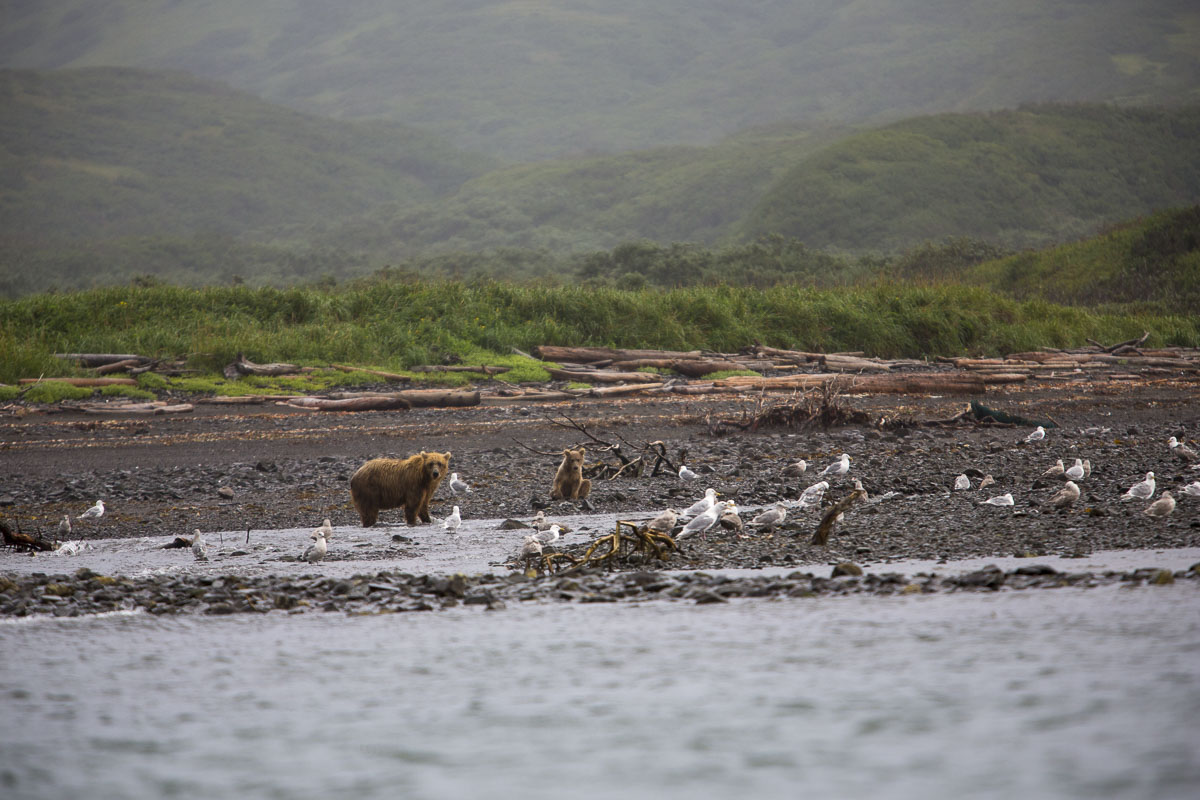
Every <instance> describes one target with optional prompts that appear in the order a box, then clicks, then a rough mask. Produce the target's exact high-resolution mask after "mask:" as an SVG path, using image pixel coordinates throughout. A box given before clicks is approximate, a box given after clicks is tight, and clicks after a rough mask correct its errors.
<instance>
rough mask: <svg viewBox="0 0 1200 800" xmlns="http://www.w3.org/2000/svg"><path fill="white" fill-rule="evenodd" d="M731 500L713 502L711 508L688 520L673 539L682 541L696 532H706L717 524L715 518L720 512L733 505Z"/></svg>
mask: <svg viewBox="0 0 1200 800" xmlns="http://www.w3.org/2000/svg"><path fill="white" fill-rule="evenodd" d="M733 505H734V503H733V501H732V500H726V501H725V502H723V503H714V504H713V505H712V507H711V508H709V509H708V510H707V511H705V512H704V513H703V514H701V515H700V516H698V517H696V518H695V519H693V520H691V521H690V522H688V524H687V525H684V526H683V530H682V531H680V533H679V535H678V536H676V537H675V541H677V542H679V541H683V540H684V539H687V538H689V537H691V536H695V535H696V534H697V533H707V532H708V529H709V528H711V527H712V526H713V525H716V524H717V520H718V519H720V518H721V514H722V512H724V511H725V510H726V509H728V508H730V507H731V506H733Z"/></svg>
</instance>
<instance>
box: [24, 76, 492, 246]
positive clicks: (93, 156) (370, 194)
mask: <svg viewBox="0 0 1200 800" xmlns="http://www.w3.org/2000/svg"><path fill="white" fill-rule="evenodd" d="M0 107H2V108H3V109H4V113H3V114H0V219H2V220H3V224H2V228H0V236H2V237H3V239H4V241H5V242H6V243H8V244H9V245H10V246H11V245H14V244H15V245H18V246H29V245H32V244H37V245H63V244H65V243H68V242H72V241H80V240H84V239H93V238H111V237H119V236H131V235H155V236H163V235H187V236H190V235H193V234H196V233H200V232H203V233H208V234H226V235H236V234H240V233H244V232H246V231H252V230H256V229H262V228H267V227H272V228H280V227H281V226H300V227H303V226H309V225H314V224H318V223H320V224H324V223H326V222H329V221H331V220H336V219H339V218H345V217H350V216H354V215H358V214H362V213H364V212H366V211H368V210H370V209H373V208H376V207H378V206H380V205H383V204H387V205H390V206H392V207H396V208H402V207H405V206H411V205H414V204H416V203H419V202H425V201H429V200H432V199H434V198H436V197H437V196H438V195H439V194H441V193H443V192H447V191H449V190H452V189H454V188H456V187H457V186H458V185H459V184H460V183H461V182H462V181H464V180H465V179H467V178H469V177H472V176H473V175H477V174H479V173H480V172H481V171H482V170H483V169H485V168H487V167H490V166H491V162H490V161H489V160H488V159H485V158H483V157H480V156H472V155H466V154H463V153H461V152H458V151H456V150H454V149H452V148H450V147H448V146H447V145H445V144H444V143H442V142H440V141H439V140H437V139H436V138H435V137H433V136H431V135H429V134H426V133H423V132H419V131H416V130H414V129H412V128H408V127H405V126H402V125H399V124H396V123H384V122H374V123H354V124H351V123H346V122H338V121H335V120H327V119H322V118H319V117H314V116H309V115H306V114H301V113H297V112H294V111H288V110H286V109H283V108H281V107H279V106H275V105H272V104H270V103H266V102H264V101H262V100H259V99H257V98H255V97H252V96H250V95H247V94H244V93H242V92H237V91H233V90H232V89H230V88H228V87H226V86H224V85H221V84H217V83H213V82H211V81H206V80H200V79H196V78H193V77H190V76H188V75H184V74H181V73H162V72H153V73H152V72H145V71H141V70H130V69H112V68H103V69H88V70H67V71H61V72H51V73H42V72H29V71H12V70H8V71H0Z"/></svg>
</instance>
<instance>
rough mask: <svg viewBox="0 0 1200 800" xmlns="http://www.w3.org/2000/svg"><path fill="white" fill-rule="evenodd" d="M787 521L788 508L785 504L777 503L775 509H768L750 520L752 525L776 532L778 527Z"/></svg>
mask: <svg viewBox="0 0 1200 800" xmlns="http://www.w3.org/2000/svg"><path fill="white" fill-rule="evenodd" d="M785 519H787V508H786V507H785V506H784V505H783V503H776V504H775V506H774V507H773V508H768V509H767V510H766V511H764V512H762V513H761V514H759V515H758V516H757V517H755V518H754V519H752V520H750V524H751V525H758V526H760V527H763V528H766V529H767V530H774V529H775V528H776V527H777V526H779V525H782V524H783V521H784V520H785Z"/></svg>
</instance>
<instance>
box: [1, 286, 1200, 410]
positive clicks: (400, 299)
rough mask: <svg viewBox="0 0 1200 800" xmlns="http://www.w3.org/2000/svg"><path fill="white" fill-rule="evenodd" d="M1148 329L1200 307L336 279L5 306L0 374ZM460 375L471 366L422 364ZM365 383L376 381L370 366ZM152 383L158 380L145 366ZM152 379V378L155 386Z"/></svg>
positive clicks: (144, 290)
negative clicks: (150, 363)
mask: <svg viewBox="0 0 1200 800" xmlns="http://www.w3.org/2000/svg"><path fill="white" fill-rule="evenodd" d="M1144 330H1149V331H1150V332H1151V338H1150V340H1149V342H1148V344H1149V346H1159V345H1170V344H1176V345H1186V346H1193V347H1195V346H1200V318H1197V317H1196V316H1194V315H1192V316H1188V315H1183V314H1168V313H1164V312H1162V311H1161V310H1158V311H1153V310H1147V309H1146V308H1138V307H1135V306H1112V307H1104V308H1102V309H1085V308H1075V307H1068V306H1063V305H1056V304H1054V303H1050V302H1047V301H1044V300H1023V301H1019V300H1014V299H1010V298H1007V297H1005V296H1003V295H1001V294H999V293H996V292H995V291H992V290H989V289H986V288H982V287H971V286H960V285H953V284H943V285H936V286H915V285H912V284H906V283H898V282H879V283H873V284H867V285H862V286H855V287H849V288H844V289H828V290H818V289H811V288H805V287H799V286H777V287H772V288H769V289H765V290H756V289H749V288H733V287H728V286H712V287H692V288H687V289H675V290H670V291H661V290H654V289H642V290H637V291H629V290H620V289H609V288H583V287H565V286H519V285H514V284H502V283H471V284H464V283H458V282H410V281H404V282H388V281H373V282H364V283H362V284H359V285H355V286H353V287H335V288H328V289H316V288H310V289H288V290H277V289H249V288H245V287H233V288H210V289H184V288H178V287H167V286H154V287H141V288H139V287H125V288H119V289H116V288H114V289H95V290H90V291H85V292H77V293H70V294H46V295H33V296H30V297H26V298H23V299H20V300H12V301H0V382H5V383H12V382H15V381H16V380H17V379H18V378H23V377H36V376H38V375H45V376H47V377H56V376H66V375H71V374H75V373H76V372H77V370H76V368H75V367H73V366H72V365H71V364H69V363H67V362H65V361H63V360H61V359H56V358H54V357H53V354H54V353H61V352H137V353H142V354H145V355H150V356H161V357H176V356H184V355H186V356H187V357H188V365H189V367H191V368H193V369H197V370H200V372H201V377H197V378H183V379H174V380H171V381H170V382H169V383H168V384H167V386H169V387H171V388H177V389H180V390H185V391H197V392H220V393H231V392H241V393H286V392H297V393H298V392H303V391H311V390H313V389H314V388H329V387H331V386H335V385H347V383H348V382H349V383H352V382H353V380H357V378H356V377H354V376H351V377H350V378H347V377H346V373H340V372H336V371H332V370H326V369H321V370H318V371H317V372H314V373H313V374H311V375H307V376H302V377H294V378H276V379H267V378H247V379H241V380H239V381H234V382H227V381H225V380H224V379H223V378H219V377H212V376H214V375H216V374H217V373H219V372H220V370H221V369H222V368H223V367H224V366H225V365H226V364H228V363H229V362H230V361H232V360H233V359H234V358H235V357H236V356H237V354H238V353H244V354H245V356H246V357H247V358H249V359H250V360H252V361H256V362H260V363H265V362H271V361H289V362H292V363H297V364H301V365H307V366H313V367H326V366H328V365H329V364H330V363H337V364H348V365H357V366H362V367H365V366H367V365H370V366H372V367H379V368H382V369H385V370H389V371H397V372H400V371H403V370H404V369H405V368H406V367H411V366H416V365H420V364H437V363H442V362H443V359H446V358H451V359H452V360H457V361H459V362H461V363H472V364H473V363H479V362H482V363H484V364H506V365H510V366H513V367H514V369H513V371H512V372H510V373H507V374H506V375H505V376H503V378H504V380H507V381H509V382H520V381H524V380H539V379H541V380H544V379H545V377H546V375H545V372H544V370H543V369H542V368H541V367H540V365H538V364H537V363H536V362H533V361H530V360H529V359H525V358H523V357H521V356H514V355H510V349H511V348H513V347H516V348H518V349H520V350H523V351H525V352H529V351H530V350H531V349H532V348H533V347H536V346H537V345H541V344H557V345H598V346H615V347H637V348H664V349H671V350H692V349H698V348H707V349H712V350H717V351H726V352H728V351H736V350H737V349H739V348H741V347H744V346H745V345H747V344H750V343H752V342H755V341H759V342H761V343H763V344H765V345H770V346H776V347H786V348H797V349H802V350H809V351H824V352H836V351H843V350H863V351H866V352H867V353H868V354H870V355H874V356H881V357H900V356H906V357H922V356H934V355H947V356H951V355H963V354H971V355H985V354H992V355H994V354H1002V353H1007V352H1014V351H1019V350H1031V349H1036V348H1039V347H1045V346H1051V347H1072V346H1079V345H1083V344H1085V342H1086V339H1087V338H1089V337H1090V338H1093V339H1097V340H1100V341H1109V342H1115V341H1120V340H1123V339H1128V338H1133V337H1136V336H1139V335H1140V334H1141V333H1142V331H1144ZM414 377H415V379H416V381H415V382H418V383H421V382H425V383H437V384H441V385H458V384H460V383H462V382H465V381H466V380H467V378H466V377H465V376H463V375H461V374H458V375H454V374H451V375H450V376H437V375H429V374H416V375H415V376H414ZM362 379H363V380H364V381H365V382H378V381H377V380H376V379H374V378H370V376H366V375H363V376H362ZM146 381H148V382H143V384H142V387H141V388H143V389H145V390H154V389H156V388H163V387H158V386H152V385H151V384H150V383H149V382H153V379H146ZM154 383H156V382H154Z"/></svg>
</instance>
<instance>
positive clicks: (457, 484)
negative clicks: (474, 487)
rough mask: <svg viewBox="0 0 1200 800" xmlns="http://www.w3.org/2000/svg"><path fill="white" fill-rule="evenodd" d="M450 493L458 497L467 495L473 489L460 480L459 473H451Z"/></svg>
mask: <svg viewBox="0 0 1200 800" xmlns="http://www.w3.org/2000/svg"><path fill="white" fill-rule="evenodd" d="M450 491H451V492H453V493H454V494H456V495H459V494H465V493H467V492H469V491H471V487H470V486H468V485H467V482H466V481H462V480H459V479H458V473H457V472H451V473H450Z"/></svg>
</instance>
